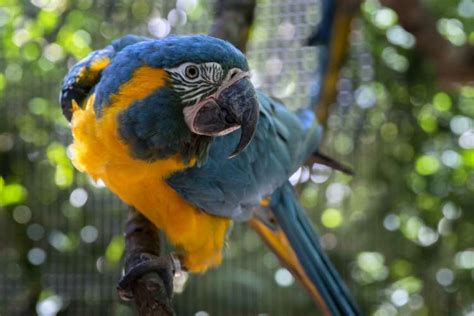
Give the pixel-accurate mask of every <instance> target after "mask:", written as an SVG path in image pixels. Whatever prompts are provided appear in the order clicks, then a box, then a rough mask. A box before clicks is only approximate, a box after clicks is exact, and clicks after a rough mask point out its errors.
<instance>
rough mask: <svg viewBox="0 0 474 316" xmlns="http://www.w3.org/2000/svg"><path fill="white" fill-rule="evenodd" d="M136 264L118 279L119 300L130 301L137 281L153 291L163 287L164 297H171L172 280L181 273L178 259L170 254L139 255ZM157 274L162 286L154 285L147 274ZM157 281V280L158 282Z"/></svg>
mask: <svg viewBox="0 0 474 316" xmlns="http://www.w3.org/2000/svg"><path fill="white" fill-rule="evenodd" d="M137 261H138V263H136V264H134V265H133V266H131V267H130V268H129V269H128V271H126V273H125V274H124V275H123V277H122V278H121V279H120V281H119V283H118V286H117V291H118V295H119V296H120V298H121V299H122V300H124V301H130V300H132V299H133V297H134V294H133V293H134V287H135V285H136V283H137V282H138V281H139V280H143V281H144V282H146V287H147V288H148V289H149V290H151V291H153V290H157V289H159V288H160V285H161V286H162V287H164V289H165V292H166V293H164V294H165V295H166V297H167V298H168V299H169V300H171V298H172V297H173V279H174V277H175V276H177V275H178V276H179V275H181V274H183V273H185V272H184V271H182V267H181V262H180V260H179V258H178V257H177V256H176V255H175V254H173V253H171V254H169V255H166V256H156V255H152V254H148V253H142V254H140V258H139V259H138V260H137ZM154 273H156V274H158V276H159V278H160V279H161V281H162V282H159V283H162V284H156V283H157V282H156V281H157V280H156V278H154V279H153V278H149V277H148V275H149V274H154ZM158 281H159V280H158Z"/></svg>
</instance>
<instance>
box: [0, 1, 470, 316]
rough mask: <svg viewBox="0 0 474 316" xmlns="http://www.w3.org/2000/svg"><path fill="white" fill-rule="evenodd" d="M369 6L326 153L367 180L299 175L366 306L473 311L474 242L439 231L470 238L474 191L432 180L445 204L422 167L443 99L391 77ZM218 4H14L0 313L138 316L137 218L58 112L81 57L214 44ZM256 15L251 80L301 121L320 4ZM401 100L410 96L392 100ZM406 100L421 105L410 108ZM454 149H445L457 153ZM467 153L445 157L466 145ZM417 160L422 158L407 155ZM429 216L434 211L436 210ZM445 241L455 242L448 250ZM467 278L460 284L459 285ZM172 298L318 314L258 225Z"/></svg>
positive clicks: (1, 13) (197, 311)
mask: <svg viewBox="0 0 474 316" xmlns="http://www.w3.org/2000/svg"><path fill="white" fill-rule="evenodd" d="M366 2H367V3H368V4H367V3H366V5H365V7H363V10H362V11H363V13H364V14H365V15H363V18H364V19H365V20H364V19H357V20H356V21H355V23H353V24H354V25H352V32H351V34H350V47H349V56H348V60H347V62H346V63H345V65H344V67H343V68H342V70H341V78H340V79H339V82H338V92H337V100H336V104H335V106H334V107H333V110H332V115H331V116H330V118H329V121H328V128H327V131H326V132H325V138H324V144H323V146H322V148H323V152H325V153H327V154H330V155H333V156H336V157H337V158H340V159H341V160H343V161H345V162H347V163H348V164H350V165H352V166H353V167H354V169H355V170H356V177H354V178H352V177H350V176H347V175H343V174H341V173H338V172H334V171H331V170H330V169H329V168H326V167H324V166H320V165H313V166H312V168H309V167H302V168H300V169H299V170H298V171H297V172H296V173H295V174H294V175H293V176H292V178H291V179H290V180H291V182H292V183H293V184H294V185H295V186H296V188H297V190H298V192H300V193H301V202H302V204H303V206H304V207H305V208H306V209H307V210H308V213H309V214H310V215H311V217H312V218H313V219H314V222H315V226H316V227H317V229H318V231H319V232H320V233H321V243H322V245H323V246H324V247H325V248H326V250H327V251H328V254H329V256H330V257H331V259H332V260H333V261H334V263H335V265H336V266H337V268H338V270H339V271H340V273H341V275H342V277H343V278H344V279H345V281H346V282H347V284H348V286H349V288H350V289H351V290H352V292H354V293H355V296H356V297H357V300H358V301H359V302H360V305H361V307H362V309H363V310H365V311H367V312H368V313H375V314H377V315H396V313H397V312H400V313H402V314H407V315H408V314H419V315H427V314H429V315H447V314H450V312H452V311H456V313H459V314H462V313H464V314H465V315H472V314H468V313H469V312H470V311H471V313H472V306H471V305H472V302H474V298H473V296H472V293H473V290H472V284H471V283H470V282H472V268H473V267H474V265H473V264H472V262H471V261H470V260H472V258H473V257H472V250H469V248H468V246H467V244H468V243H469V241H470V240H472V238H471V237H465V239H463V240H464V241H465V242H464V241H463V242H460V243H459V244H456V246H447V245H448V244H447V243H449V242H452V241H449V240H451V239H450V238H451V237H449V236H450V235H449V233H447V230H446V229H447V228H439V227H440V226H439V225H442V224H439V223H441V222H442V221H443V220H444V222H443V223H444V224H443V225H448V224H449V225H451V226H449V227H450V228H449V229H451V230H452V227H458V229H459V231H462V232H464V231H466V232H468V231H469V229H472V221H470V219H467V220H466V222H467V223H468V224H469V223H470V224H469V225H470V226H462V225H461V224H459V225H458V224H457V222H455V221H456V220H458V219H459V218H461V214H463V213H462V209H466V210H467V209H469V207H472V206H473V205H472V200H471V201H469V200H467V199H466V200H463V199H461V198H459V196H460V195H461V194H464V193H466V191H462V190H467V191H469V190H472V183H471V184H470V185H469V184H468V185H466V186H465V187H464V186H463V187H462V189H459V188H458V187H457V186H456V185H457V184H456V183H455V182H453V186H454V188H455V189H456V190H458V191H456V190H455V189H453V190H452V191H449V190H447V189H446V190H445V191H446V192H444V191H443V190H444V189H443V187H442V184H439V183H442V182H443V181H445V182H447V181H448V180H446V179H447V177H448V175H446V178H443V177H444V175H443V177H441V176H440V178H439V179H437V180H436V181H437V182H436V181H435V180H433V181H434V182H436V183H437V184H436V185H437V186H438V187H436V190H439V192H441V191H442V194H441V193H440V197H436V198H433V197H432V195H433V194H432V195H429V194H428V193H426V192H425V191H423V190H424V189H425V188H426V187H431V184H426V183H425V184H423V183H424V182H423V183H422V181H421V180H419V179H418V178H417V175H416V174H415V175H414V173H413V172H412V171H411V169H410V168H412V167H413V164H414V161H415V159H416V157H418V155H422V154H421V152H422V149H419V148H422V147H423V146H424V147H423V148H426V147H427V146H428V147H429V146H432V147H433V148H434V147H436V146H437V145H432V144H431V143H430V142H429V141H428V140H426V139H427V138H428V136H426V135H425V136H419V134H416V133H420V131H419V129H420V128H419V127H418V126H417V125H416V124H417V122H419V121H420V120H421V119H420V118H419V117H417V116H416V115H418V112H416V111H414V110H413V111H412V106H413V104H412V103H420V104H421V103H423V102H425V103H426V102H431V99H432V95H433V94H434V92H433V90H434V88H433V87H432V86H430V85H426V86H420V85H419V84H417V83H413V82H411V81H410V80H411V78H410V74H406V76H405V77H403V78H402V76H401V75H399V74H398V73H397V74H396V75H391V73H390V75H388V73H389V72H390V71H392V72H393V71H398V72H402V70H403V69H402V70H397V67H403V65H402V66H400V58H402V57H403V56H402V57H400V55H397V56H398V57H396V56H395V55H391V56H392V57H387V58H386V59H383V58H385V57H383V56H384V55H383V54H385V55H386V56H388V55H387V54H390V51H389V52H388V53H387V51H386V50H384V52H385V53H383V54H382V55H381V56H382V57H380V58H379V56H378V55H379V53H380V51H381V50H375V49H372V47H370V45H372V44H373V42H376V43H378V42H383V45H387V44H386V40H385V39H383V40H381V39H380V38H378V37H377V36H379V34H378V33H377V32H376V31H373V29H371V26H370V23H369V24H368V22H367V20H369V21H371V20H370V19H371V15H370V14H371V13H370V12H372V11H370V10H373V12H375V11H374V10H379V9H381V7H380V4H379V3H378V1H366ZM0 3H1V1H0ZM371 6H372V7H371ZM212 8H213V3H212V1H211V2H208V1H198V0H178V1H177V2H175V1H147V0H140V1H97V2H94V1H71V2H70V3H66V1H60V0H58V1H40V0H35V1H31V3H28V4H23V3H20V2H15V1H11V2H9V1H6V2H5V4H3V3H2V6H1V7H0V28H1V30H0V39H1V38H5V40H3V41H1V42H0V45H1V46H0V126H1V127H0V163H1V165H0V176H1V177H0V267H1V268H0V315H33V314H35V313H37V314H39V315H55V314H58V315H131V314H133V309H132V307H131V306H130V305H128V304H125V303H122V302H119V300H118V296H117V293H116V284H117V281H118V279H119V277H120V275H121V269H122V261H121V260H122V256H123V251H124V245H123V242H124V238H123V225H124V221H125V216H126V209H127V207H126V205H124V204H123V203H122V202H120V201H119V200H118V199H117V198H116V197H114V196H113V195H112V194H111V193H110V192H109V191H108V190H107V188H105V187H104V185H103V183H101V182H94V181H92V180H91V179H89V178H88V177H87V176H86V175H84V174H80V173H78V172H76V171H75V169H74V167H73V166H72V164H71V162H70V160H69V157H70V154H71V153H70V150H69V149H68V145H69V144H70V142H71V137H70V129H69V127H68V126H67V122H66V120H65V119H64V118H62V116H61V110H60V106H59V104H58V102H57V99H58V94H59V87H60V82H61V80H62V78H63V76H64V75H65V74H66V72H67V69H68V66H69V67H70V66H71V65H73V64H74V63H75V62H76V61H77V60H78V59H79V58H80V57H83V56H85V55H86V54H87V53H88V52H89V51H90V50H91V49H92V50H93V49H98V48H102V47H104V46H105V45H107V44H108V43H109V42H110V41H111V40H113V39H115V38H117V37H119V36H122V35H125V34H127V33H135V34H139V35H146V36H151V37H158V38H159V37H164V36H167V35H168V34H195V33H207V32H208V30H209V27H210V26H211V24H212V21H213V9H212ZM374 8H375V9H374ZM255 18H256V20H255V23H254V26H253V27H252V30H251V37H250V42H249V44H248V52H247V56H248V59H249V64H250V68H251V69H252V82H253V83H254V85H255V86H256V87H257V88H258V89H262V90H264V91H266V92H268V93H269V94H270V95H272V96H274V97H276V98H278V99H280V100H282V102H283V103H285V104H286V105H287V106H288V107H289V108H291V109H293V110H296V109H298V108H299V107H302V106H305V105H308V104H309V103H310V102H311V97H312V96H313V95H314V94H315V91H316V90H317V88H316V87H317V86H318V84H319V82H317V80H316V78H317V77H316V75H315V73H316V72H317V71H318V69H319V67H321V65H320V64H318V60H319V59H318V56H319V54H320V50H319V48H318V47H309V46H305V43H306V40H307V38H308V37H309V36H310V34H311V33H312V32H313V31H314V29H315V28H316V27H317V26H318V24H319V22H320V20H321V3H320V1H319V0H293V1H287V0H274V1H273V0H272V1H270V0H262V1H258V5H257V9H256V12H255ZM373 19H375V18H373ZM8 21H10V22H8ZM8 23H10V24H8ZM364 23H366V24H364ZM374 23H375V22H374ZM368 25H369V26H368ZM35 36H37V37H38V39H35ZM7 38H8V39H9V40H6V39H7ZM377 41H378V42H377ZM381 45H382V44H381ZM374 52H375V53H374ZM391 52H392V54H394V53H393V51H391ZM409 55H410V54H409V53H407V57H403V58H405V59H406V60H407V63H408V61H409V62H412V59H411V58H412V57H413V56H409ZM393 56H395V57H393ZM390 58H391V59H390ZM396 58H399V59H396ZM384 60H385V61H384ZM386 60H389V61H390V60H391V61H393V64H390V62H389V61H386ZM402 60H403V59H402ZM397 62H398V64H397ZM402 64H403V62H402ZM413 64H415V63H413ZM397 65H398V66H397ZM407 67H408V66H407ZM413 67H415V66H413ZM376 69H377V70H378V71H379V72H376ZM380 69H382V70H380ZM387 69H389V70H387ZM410 69H411V68H410ZM403 71H407V70H406V69H405V70H403ZM415 71H416V70H415ZM394 78H396V79H399V82H396V80H395V79H394ZM408 78H410V79H408ZM413 87H414V88H413ZM412 88H413V89H412ZM417 89H418V90H417ZM394 91H397V93H400V94H399V95H400V97H397V98H395V97H394V98H392V99H391V98H390V97H389V96H388V95H390V93H391V92H394ZM408 91H410V93H413V94H414V95H415V96H414V97H411V98H409V97H408V94H409V93H408ZM413 91H415V92H413ZM466 91H468V92H463V93H464V94H463V93H460V94H459V95H457V96H456V97H453V100H455V101H453V102H459V103H460V104H461V103H462V102H472V100H473V95H474V94H473V93H472V88H471V90H466ZM403 96H404V97H403ZM420 100H421V101H420ZM463 100H464V101H463ZM465 100H467V101H465ZM471 104H472V103H471ZM395 105H396V106H397V108H395ZM459 111H461V112H462V111H464V110H462V108H461V110H459ZM466 111H467V110H466ZM423 113H424V112H423ZM456 113H457V112H456ZM460 115H464V114H462V113H461V114H459V113H458V116H460ZM470 122H471V123H470V124H472V120H471V121H470ZM420 124H421V123H420ZM448 125H449V124H448ZM422 128H423V127H422ZM448 129H449V127H448ZM410 131H411V132H410ZM446 133H448V132H446ZM414 135H415V136H414ZM423 137H424V138H423ZM440 137H441V136H440ZM395 139H397V141H398V143H397V144H396V145H394V143H393V142H394V140H395ZM440 139H441V138H440ZM447 139H448V138H446V137H445V138H443V139H442V141H446V144H447V143H448V140H447ZM439 142H441V140H440V141H439ZM449 142H451V140H449ZM454 143H455V141H452V143H449V145H446V146H451V147H452V148H454V147H453V146H456V145H453V144H454ZM451 147H450V148H451ZM430 148H431V147H430ZM436 150H438V151H439V150H440V149H436ZM453 150H454V149H453ZM407 153H408V154H407ZM405 154H406V155H408V156H409V158H408V159H405V158H403V157H402V158H400V157H399V156H403V155H405ZM408 156H404V157H408ZM374 157H378V158H377V159H375V158H374ZM387 157H389V158H387ZM420 157H421V156H420ZM416 166H418V164H417V165H416ZM438 167H439V166H438ZM413 168H415V167H413ZM439 168H441V167H439ZM423 170H424V169H423ZM469 170H471V169H468V171H466V174H468V175H469V172H472V171H469ZM400 174H403V176H398V175H400ZM468 175H466V178H468V177H469V176H468ZM443 179H444V180H443ZM417 181H418V182H417ZM420 181H421V182H420ZM453 181H454V180H453ZM465 181H467V182H468V180H465ZM438 182H439V183H438ZM420 183H422V184H420ZM430 183H431V182H430ZM468 183H470V182H468ZM433 186H434V184H433ZM144 189H145V190H146V188H144ZM426 190H428V189H426ZM448 191H449V192H448ZM461 191H462V192H461ZM420 192H421V193H420ZM453 192H454V193H453ZM456 192H457V193H456ZM425 193H426V194H425ZM458 193H459V196H458V195H457V194H458ZM471 193H472V192H471ZM423 194H425V195H424V197H425V199H424V200H422V201H421V202H420V200H419V198H418V196H420V195H423ZM430 199H431V200H430ZM423 203H425V204H423ZM429 203H435V204H433V205H432V206H429V205H428V204H429ZM420 205H421V206H420ZM427 205H428V206H427ZM430 208H431V209H433V210H435V211H433V212H432V213H428V212H429V210H428V209H430ZM424 212H426V214H428V215H426V214H425V213H424ZM435 212H436V213H435ZM430 214H431V215H430ZM433 214H437V215H433ZM443 214H444V215H443ZM446 214H447V215H446ZM443 216H444V217H443ZM463 216H464V215H463ZM447 222H449V223H448V224H446V223H447ZM437 225H438V226H437ZM456 225H458V226H456ZM466 225H467V224H466ZM430 227H431V228H430ZM443 227H444V226H443ZM443 229H445V230H443ZM414 231H415V232H414ZM395 232H399V233H398V234H395ZM471 232H472V230H471ZM467 235H468V233H463V236H467ZM446 236H447V237H446ZM469 238H471V239H469ZM444 239H446V240H448V239H449V240H448V241H443V243H442V244H441V240H444ZM461 239H462V238H461ZM407 240H408V241H407ZM440 244H441V245H440ZM394 245H400V246H399V247H398V246H397V247H395V246H394ZM471 247H472V245H471ZM470 249H472V248H470ZM469 251H470V252H469ZM425 254H426V256H425ZM462 256H464V257H462ZM461 257H462V258H461ZM453 258H457V259H456V260H457V261H453V260H454V259H453ZM412 260H413V262H414V261H415V260H416V262H417V264H416V265H415V264H412ZM450 260H451V261H450ZM463 260H464V261H463ZM424 266H426V269H424V268H423V267H424ZM456 267H457V268H456ZM440 269H441V270H440ZM442 269H445V270H442ZM456 269H459V271H458V270H456ZM440 271H441V276H440V275H439V273H440ZM453 271H458V272H456V273H458V276H459V278H458V280H457V281H456V282H454V281H453V280H451V282H447V281H446V278H448V279H449V278H450V277H452V278H454V276H453ZM469 271H471V272H469ZM443 273H444V274H443ZM469 273H471V276H470V275H469ZM440 280H441V281H440ZM443 282H444V283H443ZM453 282H454V283H453ZM470 284H471V285H470ZM173 303H174V307H175V310H176V313H177V314H178V315H199V316H205V315H315V314H317V313H318V311H317V309H316V307H315V305H314V303H313V302H312V301H311V300H310V298H309V296H308V295H307V293H306V292H305V290H304V289H303V288H302V287H301V286H300V285H299V284H297V283H296V281H295V280H294V279H293V277H292V276H291V274H290V273H289V272H288V271H287V270H286V269H284V268H282V267H281V266H280V264H279V262H278V259H277V258H276V257H275V256H274V255H273V254H272V253H271V252H270V251H269V250H268V249H267V248H266V247H265V245H264V244H263V242H262V241H261V240H260V238H259V237H258V235H257V234H256V233H255V232H254V231H252V230H251V229H249V228H248V227H247V226H246V225H245V224H244V223H236V224H235V225H234V227H233V229H232V234H231V235H230V237H229V240H228V243H227V245H226V247H225V250H224V261H223V264H222V265H221V266H220V267H219V268H216V269H211V270H209V271H208V272H206V273H205V274H202V275H190V277H189V280H188V282H187V284H186V287H185V290H184V292H183V293H181V294H177V295H176V296H175V298H174V301H173ZM461 303H462V304H461ZM470 304H471V305H470Z"/></svg>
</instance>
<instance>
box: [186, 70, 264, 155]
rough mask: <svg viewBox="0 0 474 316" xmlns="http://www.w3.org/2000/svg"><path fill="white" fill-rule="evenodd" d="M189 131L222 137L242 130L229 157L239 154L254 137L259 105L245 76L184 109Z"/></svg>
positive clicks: (241, 75)
mask: <svg viewBox="0 0 474 316" xmlns="http://www.w3.org/2000/svg"><path fill="white" fill-rule="evenodd" d="M183 112H184V117H185V121H186V124H187V125H188V127H189V128H190V130H191V131H192V132H194V133H196V134H199V135H207V136H222V135H226V134H229V133H230V132H233V131H235V130H236V129H238V128H241V129H242V132H241V135H240V140H239V143H238V145H237V147H236V148H235V149H234V151H233V152H232V154H231V155H230V156H229V158H233V157H235V156H237V155H238V154H239V153H240V152H242V151H243V150H244V149H245V148H246V147H247V145H248V144H249V143H250V141H251V140H252V138H253V135H254V134H255V130H256V129H257V121H258V116H259V104H258V101H257V96H256V94H255V89H254V87H253V85H252V83H251V82H250V80H249V79H248V78H247V75H246V74H245V73H240V74H239V75H236V76H235V77H234V78H232V79H231V80H230V82H228V83H227V84H224V85H223V88H221V89H219V90H218V91H217V92H216V93H215V94H214V95H212V96H210V97H207V98H206V99H204V100H203V101H201V102H199V103H197V104H195V105H193V106H188V107H186V108H184V110H183Z"/></svg>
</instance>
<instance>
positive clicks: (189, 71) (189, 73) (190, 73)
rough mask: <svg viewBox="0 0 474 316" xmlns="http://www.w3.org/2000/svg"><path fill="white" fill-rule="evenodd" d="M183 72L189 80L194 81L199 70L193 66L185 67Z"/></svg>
mask: <svg viewBox="0 0 474 316" xmlns="http://www.w3.org/2000/svg"><path fill="white" fill-rule="evenodd" d="M184 72H185V74H186V77H188V78H189V79H196V78H197V77H198V76H199V69H198V67H196V66H194V65H190V66H188V67H186V69H185V70H184Z"/></svg>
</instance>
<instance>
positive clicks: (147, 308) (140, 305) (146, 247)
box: [119, 207, 174, 316]
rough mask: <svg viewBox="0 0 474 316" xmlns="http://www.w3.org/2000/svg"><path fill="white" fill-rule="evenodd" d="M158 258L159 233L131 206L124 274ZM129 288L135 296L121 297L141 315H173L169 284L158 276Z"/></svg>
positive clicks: (143, 280) (121, 295)
mask: <svg viewBox="0 0 474 316" xmlns="http://www.w3.org/2000/svg"><path fill="white" fill-rule="evenodd" d="M159 255H160V233H159V231H158V230H157V229H156V227H155V225H153V224H152V223H151V222H150V221H148V219H146V218H145V217H144V216H143V215H141V214H140V213H138V212H137V211H136V210H135V209H134V208H133V207H130V208H129V213H128V218H127V223H126V225H125V272H126V273H127V272H129V271H130V270H131V268H132V267H134V266H135V265H136V264H137V263H139V262H141V261H143V260H144V259H156V258H158V257H159ZM144 257H146V258H144ZM168 281H169V280H168ZM171 282H172V280H171ZM130 287H131V293H130V294H132V295H130V296H129V293H123V292H122V293H121V291H120V290H119V294H120V297H121V298H122V299H124V300H132V299H133V300H134V303H135V305H136V307H137V310H138V314H139V315H144V316H148V315H150V316H151V315H163V316H168V315H174V311H173V308H172V304H171V298H170V296H169V295H168V293H167V291H166V284H165V283H164V280H163V279H162V278H161V276H160V275H159V274H158V273H156V272H152V273H148V274H145V275H144V276H143V277H141V278H140V279H138V280H137V281H136V282H134V283H133V284H131V286H130Z"/></svg>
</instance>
